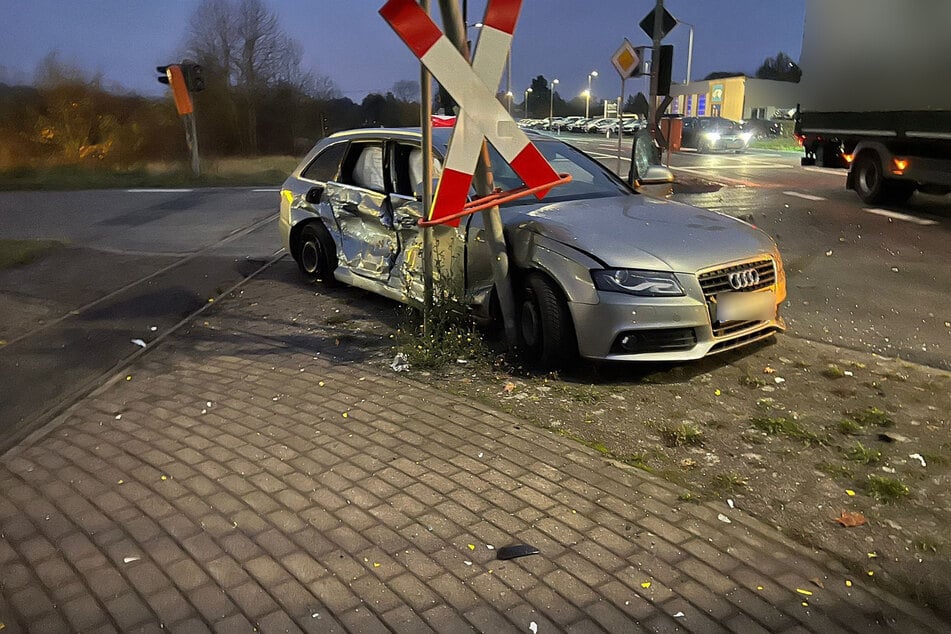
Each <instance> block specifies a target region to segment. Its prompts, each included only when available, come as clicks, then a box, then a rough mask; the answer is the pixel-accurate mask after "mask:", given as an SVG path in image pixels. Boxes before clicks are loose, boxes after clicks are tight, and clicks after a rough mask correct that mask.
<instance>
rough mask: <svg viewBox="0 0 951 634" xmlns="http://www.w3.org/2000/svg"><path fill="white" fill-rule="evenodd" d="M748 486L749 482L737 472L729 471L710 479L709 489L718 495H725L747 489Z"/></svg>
mask: <svg viewBox="0 0 951 634" xmlns="http://www.w3.org/2000/svg"><path fill="white" fill-rule="evenodd" d="M747 485H749V480H747V479H746V478H744V477H743V476H741V475H740V474H739V473H737V472H735V471H729V472H727V473H718V474H717V475H715V476H713V478H711V479H710V485H709V488H710V490H711V491H713V492H714V493H716V494H718V495H725V494H728V493H736V492H737V491H740V490H742V489H745V488H746V487H747Z"/></svg>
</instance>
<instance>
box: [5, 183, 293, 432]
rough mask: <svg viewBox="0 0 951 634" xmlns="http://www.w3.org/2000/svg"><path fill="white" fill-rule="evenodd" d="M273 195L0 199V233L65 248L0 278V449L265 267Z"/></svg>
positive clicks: (90, 194) (272, 246)
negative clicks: (58, 241)
mask: <svg viewBox="0 0 951 634" xmlns="http://www.w3.org/2000/svg"><path fill="white" fill-rule="evenodd" d="M277 196H278V193H277V190H276V189H273V188H272V189H266V190H265V189H262V190H253V189H230V188H229V189H224V188H223V189H203V190H194V191H193V190H166V191H163V190H149V191H136V190H132V191H128V190H114V191H84V192H56V193H43V192H3V193H0V236H2V237H4V238H56V239H65V240H67V241H68V246H67V247H66V248H64V249H61V250H58V251H55V252H53V253H51V254H49V255H48V256H46V257H45V258H43V259H42V260H40V261H39V262H37V263H35V264H33V265H31V266H28V267H19V268H12V269H8V270H5V271H0V340H3V341H5V342H6V343H5V344H4V345H3V346H0V385H2V386H3V389H2V391H0V450H2V449H3V448H6V447H9V446H11V445H12V444H13V443H15V442H16V441H17V440H18V439H19V438H22V437H23V436H24V435H26V434H27V433H29V432H31V431H33V430H34V429H36V428H37V427H38V426H40V425H42V424H44V423H46V422H48V421H49V420H50V419H51V418H52V417H54V416H55V415H56V414H57V413H58V411H59V410H60V409H62V406H63V404H64V403H65V402H68V401H69V400H70V399H72V398H75V397H77V396H79V395H81V394H83V393H84V392H86V391H88V390H89V389H91V388H93V387H95V385H96V384H97V382H98V380H99V379H100V378H101V377H102V376H103V374H106V373H109V372H110V371H113V370H115V369H118V368H119V367H120V366H121V365H122V364H123V363H124V362H125V361H126V360H127V359H128V358H129V357H130V356H131V355H133V354H134V353H136V352H138V351H140V350H141V345H139V344H136V343H133V340H140V341H141V342H142V343H144V344H145V345H146V346H147V345H149V344H150V343H151V342H153V341H154V340H155V339H156V338H157V337H159V336H161V335H162V333H163V332H166V331H168V330H169V329H170V328H172V327H173V326H174V325H175V324H177V323H178V322H179V321H181V320H182V319H183V318H185V317H187V316H188V315H191V314H192V313H193V312H194V311H196V310H197V309H199V308H201V307H202V306H204V305H206V304H207V303H208V302H209V300H210V299H214V298H215V297H217V296H219V295H220V294H221V293H222V292H224V291H226V290H227V289H228V288H229V287H231V286H233V285H234V284H235V283H237V282H238V281H239V280H241V279H242V278H243V277H245V276H247V275H249V274H250V273H252V272H253V271H255V270H257V268H259V267H260V266H261V264H262V263H263V262H265V261H267V260H268V259H270V258H271V257H272V256H273V255H274V254H275V252H276V251H277V250H279V249H280V244H279V240H278V236H277V229H276V216H275V212H276V210H277Z"/></svg>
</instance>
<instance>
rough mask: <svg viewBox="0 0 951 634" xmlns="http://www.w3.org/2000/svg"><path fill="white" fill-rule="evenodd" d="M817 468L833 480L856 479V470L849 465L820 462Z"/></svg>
mask: <svg viewBox="0 0 951 634" xmlns="http://www.w3.org/2000/svg"><path fill="white" fill-rule="evenodd" d="M816 468H817V469H819V471H822V472H823V473H825V474H826V475H829V476H832V477H833V478H839V479H842V480H851V479H852V478H854V477H855V470H854V469H852V467H850V466H849V465H844V464H833V463H831V462H820V463H819V464H817V465H816Z"/></svg>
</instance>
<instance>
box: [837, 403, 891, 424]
mask: <svg viewBox="0 0 951 634" xmlns="http://www.w3.org/2000/svg"><path fill="white" fill-rule="evenodd" d="M846 414H847V415H848V416H849V418H851V419H852V420H854V421H855V422H856V423H858V424H859V425H861V426H862V427H869V426H871V427H891V426H892V425H894V424H895V421H893V420H892V419H891V417H890V416H889V415H888V413H887V412H885V411H884V410H881V409H879V408H877V407H874V406H869V407H866V408H865V409H863V410H861V411H859V412H846Z"/></svg>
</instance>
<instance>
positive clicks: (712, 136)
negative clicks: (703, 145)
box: [703, 132, 720, 143]
mask: <svg viewBox="0 0 951 634" xmlns="http://www.w3.org/2000/svg"><path fill="white" fill-rule="evenodd" d="M703 138H705V139H706V140H707V141H713V142H714V143H716V142H717V141H719V140H720V133H719V132H704V133H703Z"/></svg>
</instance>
